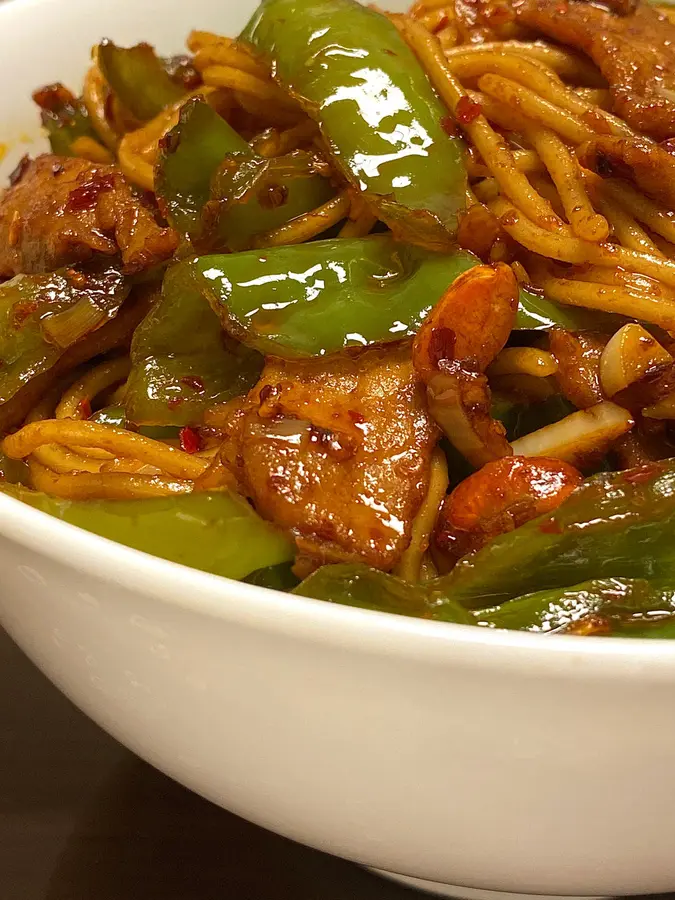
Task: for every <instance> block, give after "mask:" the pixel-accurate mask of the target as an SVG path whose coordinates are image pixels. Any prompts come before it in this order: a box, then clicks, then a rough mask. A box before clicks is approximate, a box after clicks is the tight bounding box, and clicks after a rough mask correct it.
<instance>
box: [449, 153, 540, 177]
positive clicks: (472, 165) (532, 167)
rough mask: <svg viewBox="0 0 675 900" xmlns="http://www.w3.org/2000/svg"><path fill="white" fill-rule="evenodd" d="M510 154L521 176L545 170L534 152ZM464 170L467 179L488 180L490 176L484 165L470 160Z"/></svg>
mask: <svg viewBox="0 0 675 900" xmlns="http://www.w3.org/2000/svg"><path fill="white" fill-rule="evenodd" d="M511 153H512V154H513V161H514V163H515V164H516V168H517V169H518V171H519V172H522V173H523V174H526V175H527V174H530V173H531V172H541V171H542V170H543V169H544V168H545V166H544V164H543V162H542V161H541V158H540V157H539V154H538V153H535V151H534V150H512V151H511ZM466 170H467V173H468V175H469V178H488V177H489V175H490V170H489V169H488V167H487V166H486V165H485V163H483V162H479V161H477V160H475V159H472V158H469V159H468V160H467V163H466Z"/></svg>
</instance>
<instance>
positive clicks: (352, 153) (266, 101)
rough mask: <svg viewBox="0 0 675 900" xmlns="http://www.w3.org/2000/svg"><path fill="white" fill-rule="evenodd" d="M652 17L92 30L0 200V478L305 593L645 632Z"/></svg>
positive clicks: (673, 485)
mask: <svg viewBox="0 0 675 900" xmlns="http://www.w3.org/2000/svg"><path fill="white" fill-rule="evenodd" d="M674 23H675V16H672V14H671V12H670V11H669V10H668V9H667V8H659V7H655V6H650V5H648V4H646V3H644V2H633V0H606V4H605V5H599V4H598V3H589V2H584V0H513V2H508V0H419V2H417V3H416V4H415V5H414V6H413V7H412V8H411V9H410V11H409V12H408V13H407V14H389V13H387V12H386V11H384V10H381V9H379V8H376V7H365V6H361V5H359V4H358V3H357V2H355V0H264V2H263V3H262V5H261V6H260V7H259V8H258V10H257V11H256V12H255V14H254V15H253V18H252V19H251V20H250V22H249V23H248V25H247V26H246V27H245V29H244V30H243V32H242V33H241V34H240V35H239V36H237V37H225V36H221V35H219V34H213V33H210V32H205V31H194V32H192V34H190V35H189V37H188V40H187V51H188V52H187V53H186V55H184V56H180V57H173V58H164V57H162V56H160V55H159V52H160V51H161V49H162V48H158V49H157V50H155V49H154V48H153V47H151V46H150V45H149V44H147V43H140V44H138V45H136V46H134V47H130V48H123V47H119V46H117V45H116V44H114V43H113V42H111V41H109V40H104V41H102V43H100V44H99V45H98V46H96V47H95V48H94V49H93V53H92V62H91V67H90V68H89V70H88V72H87V75H86V77H85V79H84V84H83V85H81V86H77V88H76V90H73V88H75V86H70V87H66V86H64V85H63V84H60V83H54V84H50V85H47V86H44V87H41V88H39V89H38V90H36V91H35V94H34V100H35V102H36V104H37V105H38V107H39V109H40V112H41V117H42V123H43V126H44V128H45V130H46V132H47V135H48V137H49V140H50V143H51V152H50V153H45V154H43V155H40V156H37V158H34V159H31V158H28V157H26V158H25V159H23V160H22V161H21V163H20V165H19V166H18V168H17V169H16V170H15V171H14V172H13V174H12V175H11V177H10V184H9V186H8V187H7V189H6V191H5V192H4V194H2V195H1V196H0V276H1V278H2V284H0V433H1V434H2V443H1V444H0V448H1V450H2V456H1V457H0V471H1V475H2V481H1V483H0V489H1V490H2V491H3V492H4V493H6V494H8V495H10V496H11V497H14V498H18V499H20V500H22V501H24V502H26V503H28V504H31V505H32V506H34V507H37V508H38V509H40V510H42V511H44V512H46V513H49V514H51V515H53V516H57V517H59V518H61V519H63V520H65V521H66V522H69V523H71V524H75V525H78V526H80V527H82V528H85V529H88V530H90V531H93V532H95V533H97V534H100V535H103V536H104V537H108V538H111V539H113V540H117V541H119V542H121V543H124V544H127V545H129V546H131V547H134V548H137V549H140V550H144V551H146V552H149V553H153V554H155V555H157V556H160V557H163V558H165V559H169V560H172V561H174V562H180V563H183V564H186V565H189V566H192V567H194V568H198V569H202V570H205V571H208V572H211V573H214V574H216V575H223V576H228V577H231V578H237V579H240V580H245V581H247V582H250V583H253V584H257V585H262V586H267V587H273V588H277V589H280V590H287V591H294V592H295V593H298V594H301V595H303V596H306V597H313V598H317V599H321V600H326V601H329V602H333V603H343V604H348V605H351V606H357V607H363V608H366V609H375V610H384V611H388V612H394V613H399V614H402V615H409V616H419V617H422V618H427V619H437V620H441V621H445V622H454V623H460V624H474V625H478V626H482V627H487V628H496V629H503V628H506V629H521V630H527V631H538V632H544V633H556V632H557V633H560V632H563V633H570V634H578V635H616V636H622V637H625V636H637V637H671V636H675V426H674V421H673V420H675V24H674ZM139 37H142V36H141V35H139ZM55 75H58V73H55ZM223 597H224V599H223V602H224V603H225V602H234V601H232V600H228V599H227V591H224V592H223Z"/></svg>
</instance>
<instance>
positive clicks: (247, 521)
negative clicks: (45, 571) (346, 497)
mask: <svg viewBox="0 0 675 900" xmlns="http://www.w3.org/2000/svg"><path fill="white" fill-rule="evenodd" d="M0 490H2V492H3V493H6V494H8V495H9V496H11V497H15V498H16V499H17V500H21V501H23V502H24V503H28V504H29V505H30V506H33V507H35V508H36V509H39V510H41V511H42V512H45V513H48V514H49V515H50V516H54V517H56V518H57V519H61V520H63V521H64V522H68V523H69V524H71V525H76V526H77V527H78V528H84V529H85V530H86V531H92V532H93V533H94V534H98V535H100V536H101V537H105V538H108V539H109V540H111V541H117V542H118V543H120V544H125V545H126V546H127V547H133V548H134V549H135V550H142V551H143V552H144V553H150V554H152V555H153V556H159V557H161V558H162V559H168V560H171V561H172V562H177V563H181V564H182V565H184V566H190V567H191V568H193V569H201V570H202V571H204V572H212V573H213V574H214V575H224V576H226V577H227V578H237V579H241V578H245V577H246V576H247V575H250V574H251V572H254V571H255V570H256V569H259V568H261V567H264V566H275V565H278V564H280V563H283V562H287V561H289V560H291V559H292V558H293V545H292V542H291V541H290V540H289V539H288V538H287V537H286V536H285V535H283V534H282V533H281V532H280V531H278V530H277V529H276V528H274V526H273V525H270V524H269V523H267V522H265V521H264V520H263V519H261V518H260V516H258V514H257V513H256V512H254V510H253V509H252V508H251V506H250V505H249V504H248V503H247V502H246V500H244V499H243V498H242V497H239V496H238V495H236V494H231V493H229V492H227V491H222V492H221V491H219V492H217V493H212V494H207V493H196V494H184V495H180V496H175V497H160V498H153V499H149V500H61V499H58V498H57V497H51V496H48V495H47V494H42V493H38V492H37V491H31V490H28V489H26V488H20V487H16V486H14V487H13V486H10V485H6V484H2V485H0Z"/></svg>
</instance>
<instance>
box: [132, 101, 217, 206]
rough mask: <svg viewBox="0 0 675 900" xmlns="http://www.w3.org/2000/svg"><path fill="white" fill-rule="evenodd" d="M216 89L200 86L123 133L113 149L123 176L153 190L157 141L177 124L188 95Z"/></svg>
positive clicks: (148, 189)
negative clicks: (138, 126)
mask: <svg viewBox="0 0 675 900" xmlns="http://www.w3.org/2000/svg"><path fill="white" fill-rule="evenodd" d="M217 92H218V88H216V87H210V86H208V85H202V86H201V87H199V88H197V90H194V91H191V92H190V93H189V94H186V95H185V96H184V97H181V98H180V100H177V101H176V102H175V103H172V104H171V106H168V107H167V108H166V109H163V110H162V112H161V113H159V114H158V115H157V116H155V118H154V119H151V120H150V121H149V122H147V123H146V124H145V125H143V126H141V128H137V129H136V130H135V131H129V132H127V134H125V135H124V137H122V139H121V140H120V143H119V147H118V148H117V159H118V162H119V166H120V168H121V169H122V171H123V172H124V174H125V175H126V176H127V178H128V179H129V180H130V181H132V182H133V183H134V184H137V185H139V186H140V187H142V188H144V189H145V190H147V191H154V189H155V162H156V161H157V154H158V149H159V142H160V140H161V139H162V138H163V137H164V135H165V134H167V133H168V132H169V131H171V129H172V128H175V126H176V125H177V124H178V119H179V117H180V111H181V109H182V108H183V106H184V105H185V104H186V103H187V101H188V100H190V99H191V98H192V97H203V98H204V99H207V98H209V97H212V96H213V95H214V94H216V93H217Z"/></svg>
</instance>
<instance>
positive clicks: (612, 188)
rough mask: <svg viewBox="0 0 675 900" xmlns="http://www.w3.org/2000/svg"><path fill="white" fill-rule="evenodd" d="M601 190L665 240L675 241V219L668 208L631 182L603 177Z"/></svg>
mask: <svg viewBox="0 0 675 900" xmlns="http://www.w3.org/2000/svg"><path fill="white" fill-rule="evenodd" d="M602 184H603V190H604V191H605V192H606V194H607V196H609V197H610V198H611V199H612V200H613V201H614V202H615V203H617V204H618V205H620V206H622V207H623V208H624V209H626V210H627V211H628V212H629V213H630V214H631V215H632V216H634V217H635V218H636V219H637V220H638V221H639V222H642V223H643V224H644V225H646V226H647V227H648V228H649V229H650V230H651V231H655V232H656V234H660V235H661V237H664V238H665V239H666V240H667V241H675V220H673V214H672V212H670V211H669V210H666V209H664V208H663V207H661V206H659V205H658V203H654V201H653V200H650V199H649V197H646V196H645V195H644V194H641V193H640V191H638V190H636V189H635V188H634V187H633V185H632V184H629V183H628V182H626V181H620V180H618V179H613V178H604V179H603V181H602Z"/></svg>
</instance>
